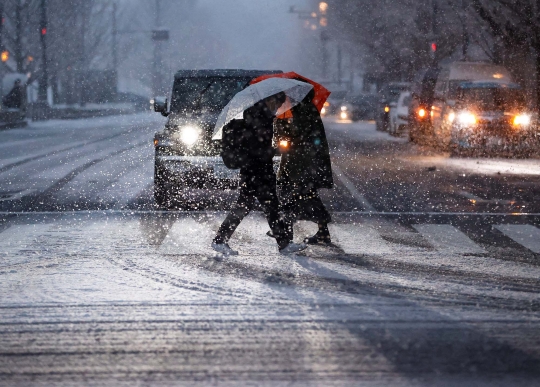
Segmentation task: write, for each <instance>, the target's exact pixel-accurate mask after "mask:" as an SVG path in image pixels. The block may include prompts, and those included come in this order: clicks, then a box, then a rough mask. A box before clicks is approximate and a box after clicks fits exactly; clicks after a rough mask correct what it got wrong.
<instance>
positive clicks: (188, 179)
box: [154, 70, 281, 205]
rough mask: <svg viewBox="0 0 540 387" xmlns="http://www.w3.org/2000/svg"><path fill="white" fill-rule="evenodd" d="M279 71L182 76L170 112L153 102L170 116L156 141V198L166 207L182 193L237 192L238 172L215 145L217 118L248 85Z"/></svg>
mask: <svg viewBox="0 0 540 387" xmlns="http://www.w3.org/2000/svg"><path fill="white" fill-rule="evenodd" d="M271 73H281V71H254V70H182V71H178V72H177V73H176V75H175V77H174V83H173V87H172V93H171V102H170V106H169V104H168V101H167V99H165V98H164V97H156V98H154V110H155V111H156V112H160V113H161V114H163V115H165V116H167V122H166V124H165V128H164V129H163V130H162V131H160V132H158V133H156V134H155V136H154V146H155V163H154V198H155V201H156V203H157V204H159V205H167V204H168V203H169V202H170V197H171V194H172V192H173V191H174V189H175V188H178V187H185V186H188V187H196V188H201V187H205V186H210V187H235V186H236V185H237V178H238V172H237V171H236V170H231V169H228V168H226V167H225V165H224V164H223V160H222V158H221V156H220V149H221V142H220V141H212V139H211V137H212V133H213V130H214V126H215V123H216V121H217V117H218V115H219V113H220V112H221V110H222V109H223V108H224V107H225V105H227V103H228V102H229V101H230V100H231V99H232V98H233V97H234V96H235V95H236V94H237V93H238V92H239V91H241V90H243V89H244V88H246V87H247V86H248V85H249V82H250V81H251V80H252V79H254V78H256V77H258V76H260V75H263V74H271Z"/></svg>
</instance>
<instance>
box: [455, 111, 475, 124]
mask: <svg viewBox="0 0 540 387" xmlns="http://www.w3.org/2000/svg"><path fill="white" fill-rule="evenodd" d="M457 118H458V122H459V123H460V124H461V125H465V126H471V125H475V124H476V116H475V115H474V114H472V113H471V112H461V113H459V114H458V116H457Z"/></svg>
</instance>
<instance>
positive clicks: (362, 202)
mask: <svg viewBox="0 0 540 387" xmlns="http://www.w3.org/2000/svg"><path fill="white" fill-rule="evenodd" d="M332 168H333V169H334V171H335V172H336V176H337V178H338V179H339V181H341V182H342V183H343V185H344V186H345V187H346V188H347V190H348V191H349V192H350V193H351V195H352V196H353V198H355V199H356V201H357V202H358V203H359V204H360V205H361V206H362V208H363V209H364V210H365V211H368V212H375V211H377V210H376V209H375V208H374V207H373V206H372V205H371V204H370V203H369V202H368V201H367V199H366V198H365V197H364V195H362V194H361V193H360V192H359V191H358V190H357V189H356V187H355V186H354V184H353V182H352V181H350V180H349V179H348V178H347V176H345V174H344V173H343V171H342V170H341V169H340V168H339V167H338V166H337V165H335V164H333V165H332Z"/></svg>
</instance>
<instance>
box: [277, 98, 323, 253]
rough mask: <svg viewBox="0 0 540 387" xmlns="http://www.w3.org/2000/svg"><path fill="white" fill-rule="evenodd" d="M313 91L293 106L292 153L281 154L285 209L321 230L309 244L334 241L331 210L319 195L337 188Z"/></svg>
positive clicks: (288, 129) (287, 127)
mask: <svg viewBox="0 0 540 387" xmlns="http://www.w3.org/2000/svg"><path fill="white" fill-rule="evenodd" d="M313 96H314V94H313V91H311V92H310V93H309V94H308V95H307V96H306V97H305V98H304V100H303V101H302V102H301V103H300V104H298V105H297V106H295V107H294V108H293V109H292V115H293V118H292V122H290V123H289V124H288V125H285V126H284V131H285V132H288V133H286V136H287V137H288V138H289V139H290V142H291V144H290V146H289V149H290V150H289V151H288V153H285V154H283V155H282V156H281V164H280V168H279V172H278V176H277V177H278V185H279V187H280V199H281V205H282V211H283V213H284V214H289V216H291V217H292V221H294V220H309V221H312V222H315V223H317V224H318V227H319V229H318V231H317V233H316V234H315V235H314V236H312V237H309V238H306V239H305V240H304V242H305V243H308V244H317V243H326V244H329V243H330V242H331V239H330V231H329V230H328V223H330V222H331V221H332V218H331V216H330V213H329V212H328V211H327V209H326V207H325V206H324V204H323V202H322V201H321V198H320V197H319V193H318V190H319V189H321V188H333V186H334V181H333V178H332V165H331V161H330V151H329V148H328V141H327V139H326V133H325V131H324V125H323V122H322V119H321V116H320V114H319V111H318V110H317V108H316V107H315V105H314V104H313V103H312V102H311V101H312V100H313Z"/></svg>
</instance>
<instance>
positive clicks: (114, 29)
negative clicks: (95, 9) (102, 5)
mask: <svg viewBox="0 0 540 387" xmlns="http://www.w3.org/2000/svg"><path fill="white" fill-rule="evenodd" d="M116 11H117V6H116V2H114V3H113V14H112V49H113V53H112V54H113V57H112V59H113V71H114V77H115V82H116V86H117V88H118V25H117V22H116Z"/></svg>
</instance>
